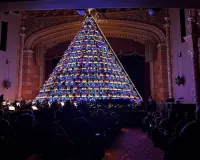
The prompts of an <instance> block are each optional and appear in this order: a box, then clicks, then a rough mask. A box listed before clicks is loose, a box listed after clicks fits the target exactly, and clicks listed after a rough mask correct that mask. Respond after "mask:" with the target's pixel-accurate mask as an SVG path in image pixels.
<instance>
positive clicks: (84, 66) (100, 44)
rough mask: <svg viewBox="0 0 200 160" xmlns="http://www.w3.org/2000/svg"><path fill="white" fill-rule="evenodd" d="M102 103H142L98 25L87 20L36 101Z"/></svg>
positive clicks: (89, 17)
mask: <svg viewBox="0 0 200 160" xmlns="http://www.w3.org/2000/svg"><path fill="white" fill-rule="evenodd" d="M106 99H108V100H112V99H125V100H131V101H134V102H136V103H139V102H141V101H142V98H141V96H140V94H139V93H138V91H137V89H136V88H135V86H134V84H133V83H132V81H131V79H130V78H129V76H128V74H127V73H126V71H125V69H124V68H123V66H122V65H121V63H120V61H119V60H118V58H117V56H116V55H115V53H114V51H113V50H112V48H111V46H110V45H109V43H108V41H107V40H106V37H105V36H104V34H103V33H102V31H101V29H100V28H99V26H98V24H97V23H96V22H95V20H94V18H93V17H92V16H87V17H86V19H85V21H84V22H83V26H82V28H81V29H80V31H79V32H78V34H77V35H76V36H75V38H74V39H73V40H72V41H71V44H70V45H69V47H68V49H67V50H66V51H65V53H64V55H63V57H62V58H61V60H60V61H59V62H58V64H57V66H56V67H55V68H54V70H53V72H52V73H51V74H50V76H49V79H48V80H47V81H46V82H45V83H44V86H43V87H42V89H41V91H40V92H39V94H38V96H37V97H36V100H38V101H40V102H42V101H43V100H48V101H51V102H52V101H67V100H72V101H96V100H106Z"/></svg>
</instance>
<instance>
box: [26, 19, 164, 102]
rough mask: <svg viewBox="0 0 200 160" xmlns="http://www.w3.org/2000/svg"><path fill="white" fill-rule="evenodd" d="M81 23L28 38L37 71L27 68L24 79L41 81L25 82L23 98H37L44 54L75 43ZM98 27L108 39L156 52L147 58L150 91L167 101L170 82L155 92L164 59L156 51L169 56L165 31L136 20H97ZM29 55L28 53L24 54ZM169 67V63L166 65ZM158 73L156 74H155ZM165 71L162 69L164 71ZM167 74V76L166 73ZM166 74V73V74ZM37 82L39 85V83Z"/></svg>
mask: <svg viewBox="0 0 200 160" xmlns="http://www.w3.org/2000/svg"><path fill="white" fill-rule="evenodd" d="M81 25H82V23H81V22H70V23H65V24H61V25H56V26H53V27H49V28H46V29H43V30H41V31H38V32H36V33H34V34H32V35H31V36H29V37H28V39H27V40H26V42H25V51H24V52H25V53H26V52H28V51H30V50H31V51H33V52H34V54H32V59H31V60H30V56H29V60H30V61H31V62H30V63H29V64H32V65H34V64H35V69H32V70H34V71H32V73H30V72H27V70H28V69H29V70H30V68H32V67H31V65H29V66H27V67H26V68H24V74H23V76H24V77H27V78H23V79H25V80H26V79H30V78H31V76H33V77H34V75H35V77H38V79H36V78H35V79H34V81H35V82H34V83H31V82H30V81H31V80H29V83H27V82H26V81H25V83H24V84H27V86H26V85H24V87H22V97H23V98H25V99H31V98H34V97H35V96H36V94H37V92H38V91H39V88H40V87H41V86H42V84H43V79H44V78H43V77H44V72H43V71H44V54H45V52H46V50H47V49H49V48H52V47H54V46H56V45H58V44H59V43H62V42H65V41H68V40H72V39H73V38H74V36H75V35H76V33H77V32H78V31H79V29H80V27H81ZM98 25H99V26H100V28H101V30H102V31H103V33H104V35H105V36H106V37H117V38H126V39H131V40H134V41H136V42H140V43H142V44H146V45H147V44H148V45H150V46H151V47H152V48H154V50H151V52H150V54H149V52H148V53H147V54H148V55H147V57H151V58H149V59H148V61H149V62H150V75H151V91H152V95H153V97H154V98H155V99H156V100H157V101H160V100H161V99H163V98H165V95H164V92H166V91H167V89H168V88H167V87H168V86H167V82H166V81H163V83H166V84H165V85H164V84H162V86H161V89H159V92H158V91H156V92H154V89H155V87H154V84H156V83H157V82H156V79H155V78H154V77H155V74H159V73H160V72H158V71H157V70H159V68H160V67H159V68H155V67H154V63H155V62H156V61H161V59H156V56H155V55H156V52H157V51H158V52H159V53H160V52H161V51H162V53H161V54H166V53H165V51H163V44H165V34H164V32H163V31H162V30H161V29H160V28H158V27H156V26H154V25H150V24H145V23H141V22H133V21H123V20H106V21H98ZM158 44H162V45H160V46H162V49H161V48H160V49H157V48H156V47H157V46H159V45H158ZM24 55H26V54H24ZM159 65H162V61H161V62H160V63H159ZM164 65H166V64H164ZM161 68H167V67H164V66H163V67H161ZM156 71H157V72H156ZM162 72H163V70H162ZM163 75H164V74H163ZM166 75H167V73H166ZM160 78H161V79H159V83H162V82H161V81H162V77H160ZM36 81H37V82H36ZM28 88H29V89H30V88H34V89H35V92H34V93H29V92H27V91H26V90H27V89H28ZM155 93H157V94H160V95H161V96H160V97H157V96H156V94H155Z"/></svg>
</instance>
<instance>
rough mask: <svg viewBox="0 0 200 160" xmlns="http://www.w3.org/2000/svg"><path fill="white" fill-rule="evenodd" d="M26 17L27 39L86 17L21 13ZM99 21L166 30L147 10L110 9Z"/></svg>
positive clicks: (67, 13) (64, 13) (53, 12)
mask: <svg viewBox="0 0 200 160" xmlns="http://www.w3.org/2000/svg"><path fill="white" fill-rule="evenodd" d="M21 14H23V16H24V17H25V25H26V26H25V27H26V35H27V36H26V38H28V37H29V36H30V35H32V34H33V33H36V32H38V31H40V30H43V29H46V28H49V27H53V26H56V25H60V24H65V23H70V22H82V21H83V19H84V17H83V16H80V15H78V14H77V13H76V11H75V10H49V11H26V12H21ZM94 16H95V17H96V18H97V20H98V21H108V20H122V21H125V22H141V23H145V24H151V25H154V26H156V27H158V28H160V29H161V30H164V27H163V24H162V22H160V20H159V17H158V16H157V15H155V16H150V15H149V14H148V12H147V10H145V9H128V10H121V9H109V10H108V11H107V12H106V13H102V12H96V13H95V15H94Z"/></svg>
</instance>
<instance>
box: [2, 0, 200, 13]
mask: <svg viewBox="0 0 200 160" xmlns="http://www.w3.org/2000/svg"><path fill="white" fill-rule="evenodd" d="M3 1H4V3H0V11H1V12H6V11H16V10H17V11H21V10H51V9H78V8H170V7H178V8H191V7H195V8H197V7H198V6H199V2H198V1H197V0H189V1H188V0H187V1H186V0H182V1H180V0H95V1H94V0H67V1H66V0H29V1H27V0H26V1H25V0H15V1H17V2H13V1H14V0H8V1H7V0H3ZM3 1H2V0H1V2H3ZM9 1H10V2H9Z"/></svg>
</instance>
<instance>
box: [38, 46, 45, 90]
mask: <svg viewBox="0 0 200 160" xmlns="http://www.w3.org/2000/svg"><path fill="white" fill-rule="evenodd" d="M45 53H46V50H45V48H44V46H43V45H42V46H40V47H38V52H37V57H38V66H39V68H40V79H39V88H40V87H42V86H43V84H44V80H45V58H44V55H45Z"/></svg>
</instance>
